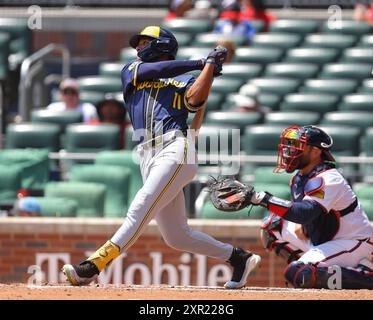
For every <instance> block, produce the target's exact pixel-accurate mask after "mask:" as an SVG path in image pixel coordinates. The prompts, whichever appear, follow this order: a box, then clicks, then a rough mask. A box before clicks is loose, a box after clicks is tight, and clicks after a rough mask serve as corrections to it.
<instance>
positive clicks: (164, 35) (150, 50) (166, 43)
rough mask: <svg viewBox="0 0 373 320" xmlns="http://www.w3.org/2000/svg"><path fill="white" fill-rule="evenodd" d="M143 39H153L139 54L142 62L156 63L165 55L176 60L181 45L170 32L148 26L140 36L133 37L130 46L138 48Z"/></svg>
mask: <svg viewBox="0 0 373 320" xmlns="http://www.w3.org/2000/svg"><path fill="white" fill-rule="evenodd" d="M141 37H150V38H153V40H152V41H151V42H150V43H149V44H148V45H146V46H145V47H144V48H142V49H141V50H140V51H139V52H138V53H137V56H138V57H139V58H140V59H141V60H142V61H147V62H150V61H155V60H157V59H158V58H159V57H160V56H161V55H164V54H166V55H169V56H170V57H171V59H175V57H176V54H177V50H178V49H179V45H178V43H177V40H176V38H175V36H174V35H173V34H172V33H171V32H170V31H168V30H166V29H164V28H162V27H158V26H148V27H146V28H145V29H144V30H142V31H141V32H140V33H139V34H136V35H134V36H132V37H131V39H130V45H131V47H132V48H136V47H137V45H138V43H139V41H140V38H141Z"/></svg>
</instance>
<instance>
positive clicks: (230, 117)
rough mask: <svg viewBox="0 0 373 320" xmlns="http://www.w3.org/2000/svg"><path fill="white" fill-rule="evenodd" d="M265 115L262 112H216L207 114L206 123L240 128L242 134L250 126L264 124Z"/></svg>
mask: <svg viewBox="0 0 373 320" xmlns="http://www.w3.org/2000/svg"><path fill="white" fill-rule="evenodd" d="M262 119H263V115H262V114H261V113H260V112H235V111H232V112H230V111H215V112H209V113H207V114H206V123H210V124H215V125H217V126H218V125H220V124H223V125H224V124H228V125H233V126H238V127H239V128H240V131H241V133H243V132H244V129H245V127H246V126H248V125H253V124H259V123H261V122H262Z"/></svg>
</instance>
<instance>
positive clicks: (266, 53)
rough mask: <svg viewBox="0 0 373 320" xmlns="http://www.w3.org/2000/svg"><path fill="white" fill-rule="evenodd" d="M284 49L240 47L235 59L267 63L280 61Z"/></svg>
mask: <svg viewBox="0 0 373 320" xmlns="http://www.w3.org/2000/svg"><path fill="white" fill-rule="evenodd" d="M282 55H283V50H281V49H276V48H248V47H239V48H237V49H236V52H235V55H234V57H233V61H235V62H249V63H258V64H261V65H266V64H268V63H273V62H278V61H280V59H281V57H282Z"/></svg>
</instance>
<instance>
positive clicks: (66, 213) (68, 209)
mask: <svg viewBox="0 0 373 320" xmlns="http://www.w3.org/2000/svg"><path fill="white" fill-rule="evenodd" d="M37 199H38V202H39V204H40V207H41V215H42V216H43V217H76V215H77V212H78V202H77V201H76V200H73V199H69V198H61V197H38V198H37Z"/></svg>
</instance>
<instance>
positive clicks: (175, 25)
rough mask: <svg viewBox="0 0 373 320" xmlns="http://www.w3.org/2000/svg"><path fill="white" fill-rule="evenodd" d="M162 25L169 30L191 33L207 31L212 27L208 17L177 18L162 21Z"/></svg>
mask: <svg viewBox="0 0 373 320" xmlns="http://www.w3.org/2000/svg"><path fill="white" fill-rule="evenodd" d="M161 26H162V27H164V28H166V29H168V30H170V31H171V32H184V33H189V34H191V35H196V34H201V33H203V32H209V31H211V30H212V28H213V23H212V22H211V21H210V20H208V19H183V18H177V19H173V20H167V21H164V22H163V23H162V25H161Z"/></svg>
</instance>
